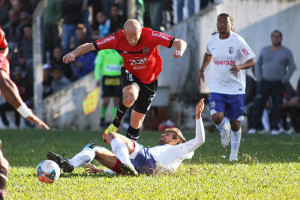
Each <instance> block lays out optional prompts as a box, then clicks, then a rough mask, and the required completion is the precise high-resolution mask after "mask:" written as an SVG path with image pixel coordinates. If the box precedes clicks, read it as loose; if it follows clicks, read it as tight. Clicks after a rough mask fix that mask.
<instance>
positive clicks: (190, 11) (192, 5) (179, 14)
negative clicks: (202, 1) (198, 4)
mask: <svg viewBox="0 0 300 200" xmlns="http://www.w3.org/2000/svg"><path fill="white" fill-rule="evenodd" d="M184 3H185V0H177V22H181V21H182V20H183V8H184ZM187 5H188V16H189V17H190V16H192V15H193V14H194V13H195V2H194V0H187Z"/></svg>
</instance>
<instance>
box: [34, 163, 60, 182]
mask: <svg viewBox="0 0 300 200" xmlns="http://www.w3.org/2000/svg"><path fill="white" fill-rule="evenodd" d="M36 175H37V177H38V179H39V180H40V181H41V182H44V183H53V182H54V181H56V180H57V179H58V178H59V175H60V168H59V166H58V164H56V162H54V161H52V160H44V161H42V162H41V163H40V164H39V165H38V166H37V169H36Z"/></svg>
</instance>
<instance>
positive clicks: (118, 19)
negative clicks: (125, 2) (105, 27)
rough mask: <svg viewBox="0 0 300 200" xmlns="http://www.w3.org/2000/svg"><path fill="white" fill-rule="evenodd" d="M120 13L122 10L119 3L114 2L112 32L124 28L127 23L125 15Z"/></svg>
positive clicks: (111, 19)
mask: <svg viewBox="0 0 300 200" xmlns="http://www.w3.org/2000/svg"><path fill="white" fill-rule="evenodd" d="M119 13H120V10H119V6H118V4H113V5H112V6H111V9H110V22H111V23H110V30H109V33H110V34H111V33H114V32H117V31H118V30H119V29H122V27H123V24H124V23H125V17H123V16H122V15H120V14H119Z"/></svg>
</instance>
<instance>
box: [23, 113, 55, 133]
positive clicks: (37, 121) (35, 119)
mask: <svg viewBox="0 0 300 200" xmlns="http://www.w3.org/2000/svg"><path fill="white" fill-rule="evenodd" d="M25 119H26V120H27V121H30V122H33V123H35V124H37V125H39V126H41V127H43V128H44V129H46V130H49V129H50V128H49V126H48V125H47V124H46V123H45V122H43V121H42V120H41V119H40V118H38V116H36V115H35V114H33V113H32V115H30V116H28V117H26V118H25Z"/></svg>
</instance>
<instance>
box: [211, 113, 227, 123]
mask: <svg viewBox="0 0 300 200" xmlns="http://www.w3.org/2000/svg"><path fill="white" fill-rule="evenodd" d="M211 118H212V120H213V121H214V123H215V124H220V123H221V122H222V120H223V118H224V115H223V114H221V113H220V114H219V113H216V114H214V115H212V116H211Z"/></svg>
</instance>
